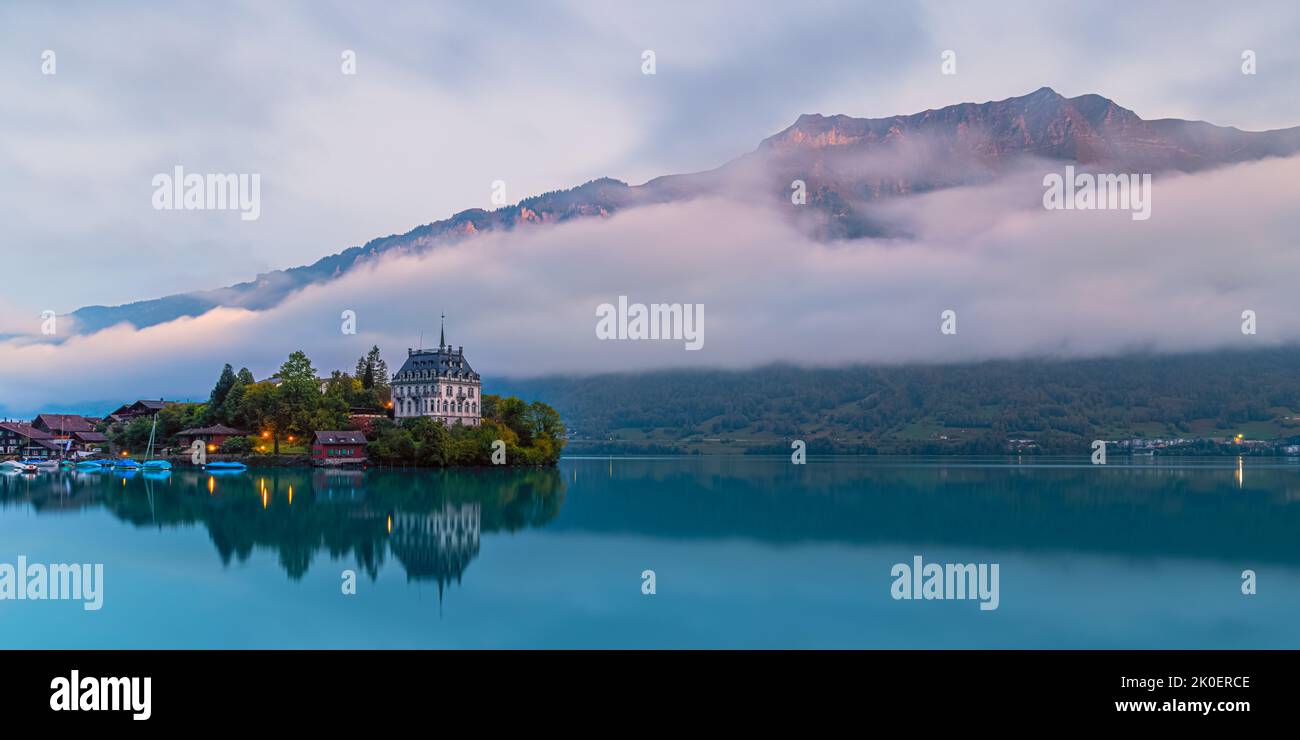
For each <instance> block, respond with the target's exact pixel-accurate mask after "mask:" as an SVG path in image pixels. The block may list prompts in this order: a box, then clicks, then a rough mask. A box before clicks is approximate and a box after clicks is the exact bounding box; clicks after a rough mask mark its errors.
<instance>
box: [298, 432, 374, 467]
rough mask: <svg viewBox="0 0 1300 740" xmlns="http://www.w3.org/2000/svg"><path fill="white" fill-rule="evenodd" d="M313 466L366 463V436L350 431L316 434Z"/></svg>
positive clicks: (312, 456) (312, 447)
mask: <svg viewBox="0 0 1300 740" xmlns="http://www.w3.org/2000/svg"><path fill="white" fill-rule="evenodd" d="M311 462H312V464H313V465H360V464H364V463H365V462H366V435H364V434H362V433H361V432H352V431H337V432H335V431H325V432H316V440H315V442H313V443H312V446H311Z"/></svg>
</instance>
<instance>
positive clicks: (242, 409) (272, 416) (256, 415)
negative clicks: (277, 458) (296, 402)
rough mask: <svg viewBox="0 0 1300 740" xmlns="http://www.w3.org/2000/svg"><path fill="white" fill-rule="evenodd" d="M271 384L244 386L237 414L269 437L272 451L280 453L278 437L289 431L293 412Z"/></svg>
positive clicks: (278, 389)
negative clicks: (272, 446)
mask: <svg viewBox="0 0 1300 740" xmlns="http://www.w3.org/2000/svg"><path fill="white" fill-rule="evenodd" d="M280 390H281V389H280V388H276V387H275V386H274V385H273V384H271V383H267V382H263V383H254V384H252V385H250V386H247V387H245V388H244V394H243V398H242V399H241V402H240V406H239V416H240V418H242V419H243V420H245V421H246V422H247V423H248V424H249V425H250V426H252V427H254V428H255V429H256V430H257V431H258V432H259V433H261V434H266V435H268V436H270V437H271V439H272V444H273V445H274V453H275V454H277V455H278V454H280V437H282V436H284V435H286V434H288V433H289V430H290V427H291V425H292V423H293V413H292V409H291V408H290V406H289V404H287V403H285V400H284V395H283V394H282V393H281V392H280Z"/></svg>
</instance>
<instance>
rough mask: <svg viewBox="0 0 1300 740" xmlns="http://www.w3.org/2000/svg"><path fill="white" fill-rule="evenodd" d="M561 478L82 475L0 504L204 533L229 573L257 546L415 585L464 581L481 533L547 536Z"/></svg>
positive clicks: (66, 475)
mask: <svg viewBox="0 0 1300 740" xmlns="http://www.w3.org/2000/svg"><path fill="white" fill-rule="evenodd" d="M564 488H565V486H564V481H563V479H562V478H561V476H560V474H559V473H558V472H557V471H555V470H525V471H519V470H482V471H477V470H476V471H456V472H450V471H420V472H404V471H379V472H375V471H370V472H362V471H348V470H293V469H286V470H260V471H251V472H249V473H244V474H238V475H224V476H217V475H211V474H208V473H204V472H200V471H177V472H175V473H173V474H170V475H161V476H160V475H147V476H135V475H133V476H116V475H113V474H104V473H98V474H85V473H75V472H60V473H49V474H43V475H40V476H6V477H3V478H0V505H3V506H5V507H14V506H30V507H31V508H32V509H33V510H35V511H36V512H37V513H38V514H49V513H56V512H65V511H75V510H78V509H84V508H88V507H101V508H103V509H106V510H107V511H109V512H111V513H112V514H113V515H114V516H115V517H117V518H118V519H120V520H122V521H125V522H129V523H131V524H132V525H134V526H136V527H156V528H165V527H177V526H187V525H202V526H203V527H205V528H206V529H207V531H208V535H209V537H210V538H211V540H212V543H213V545H214V547H215V548H216V551H217V554H218V556H219V557H220V558H221V561H222V563H224V564H226V565H229V564H230V563H232V562H243V561H246V560H247V559H248V558H249V556H250V555H251V554H252V553H253V551H254V549H256V548H267V549H271V550H273V551H275V552H276V553H277V554H278V556H279V562H280V565H281V566H282V567H283V568H284V571H285V573H287V574H288V575H289V577H290V578H292V579H294V580H299V579H301V578H302V577H303V576H304V575H305V574H306V573H307V572H308V570H309V568H310V567H311V564H312V562H313V560H314V559H315V558H316V557H317V556H318V555H320V554H321V553H326V554H328V555H329V557H330V558H333V559H343V558H351V559H354V560H355V561H356V563H357V565H358V567H359V568H360V569H361V570H363V571H364V572H365V573H367V574H368V575H369V576H370V577H371V578H372V579H374V578H377V577H378V574H379V570H380V567H381V566H382V565H383V563H384V559H385V557H387V556H389V555H391V556H392V557H393V558H394V559H396V560H397V562H399V563H400V564H401V565H402V567H403V568H404V569H405V571H406V576H407V579H408V580H410V581H415V580H419V581H432V582H435V583H436V584H437V585H438V588H439V592H440V593H441V591H442V589H443V588H444V587H445V586H447V585H448V584H450V583H452V582H456V583H459V582H460V580H461V578H462V577H463V575H464V573H465V570H466V568H468V567H469V565H470V563H471V562H472V561H473V560H474V558H475V557H477V556H478V554H479V542H480V536H481V533H483V532H489V533H490V532H495V531H513V530H517V529H520V528H524V527H540V526H543V525H545V524H546V523H547V522H549V521H551V520H552V519H554V518H555V517H556V515H557V514H558V513H559V510H560V505H561V503H562V501H563V498H564Z"/></svg>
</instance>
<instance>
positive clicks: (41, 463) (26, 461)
mask: <svg viewBox="0 0 1300 740" xmlns="http://www.w3.org/2000/svg"><path fill="white" fill-rule="evenodd" d="M18 462H20V463H22V464H23V465H31V466H32V467H34V468H36V469H37V470H58V469H59V461H58V460H52V459H50V458H48V457H25V458H23V459H22V460H19V461H18Z"/></svg>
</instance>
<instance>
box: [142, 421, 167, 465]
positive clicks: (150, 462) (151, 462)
mask: <svg viewBox="0 0 1300 740" xmlns="http://www.w3.org/2000/svg"><path fill="white" fill-rule="evenodd" d="M157 431H158V415H157V414H154V417H153V426H151V427H149V447H148V448H147V449H146V450H145V453H144V456H145V458H146V459H145V461H144V465H143V467H144V469H145V470H171V469H172V464H171V463H169V462H167V461H166V460H149V459H148V458H150V457H153V439H154V433H155V432H157Z"/></svg>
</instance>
